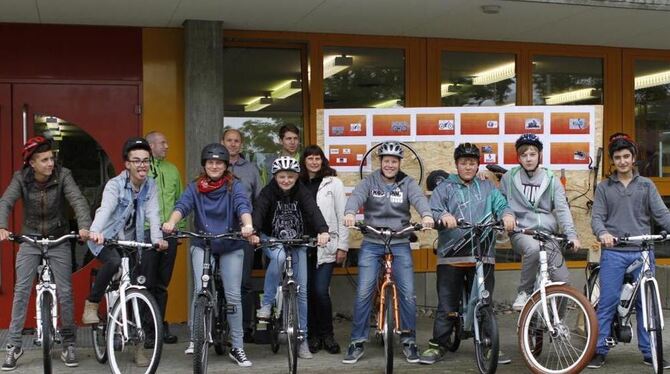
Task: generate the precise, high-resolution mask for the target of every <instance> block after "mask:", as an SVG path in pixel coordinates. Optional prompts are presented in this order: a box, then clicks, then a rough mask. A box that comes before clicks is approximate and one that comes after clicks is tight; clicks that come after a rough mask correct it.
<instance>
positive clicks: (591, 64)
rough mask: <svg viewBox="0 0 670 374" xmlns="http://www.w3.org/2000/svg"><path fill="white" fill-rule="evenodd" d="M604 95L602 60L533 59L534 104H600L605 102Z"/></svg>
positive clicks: (539, 57) (548, 57)
mask: <svg viewBox="0 0 670 374" xmlns="http://www.w3.org/2000/svg"><path fill="white" fill-rule="evenodd" d="M602 95H603V61H602V59H600V58H590V57H562V56H535V57H534V58H533V105H598V104H602V103H603V99H602V97H603V96H602Z"/></svg>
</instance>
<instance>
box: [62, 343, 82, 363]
mask: <svg viewBox="0 0 670 374" xmlns="http://www.w3.org/2000/svg"><path fill="white" fill-rule="evenodd" d="M60 359H61V361H63V362H64V363H65V366H67V367H69V368H73V367H77V366H79V361H77V352H76V351H75V349H74V346H73V345H68V346H65V347H63V352H62V353H61V354H60Z"/></svg>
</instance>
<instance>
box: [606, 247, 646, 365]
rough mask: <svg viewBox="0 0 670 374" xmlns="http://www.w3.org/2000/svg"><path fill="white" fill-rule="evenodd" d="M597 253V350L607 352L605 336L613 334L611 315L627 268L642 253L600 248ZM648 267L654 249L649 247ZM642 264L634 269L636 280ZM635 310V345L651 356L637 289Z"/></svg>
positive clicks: (617, 301)
mask: <svg viewBox="0 0 670 374" xmlns="http://www.w3.org/2000/svg"><path fill="white" fill-rule="evenodd" d="M601 253H602V255H601V256H600V301H599V302H598V310H597V315H598V343H597V344H598V345H597V347H596V353H597V354H601V355H606V354H607V352H609V347H608V346H607V344H606V343H605V339H607V338H608V337H610V336H612V331H611V329H612V319H613V318H614V313H615V311H616V310H617V305H619V302H620V298H621V286H622V284H623V276H624V274H625V273H626V268H627V267H628V266H629V265H630V264H632V263H633V262H635V261H636V260H637V259H639V258H640V257H641V253H640V252H627V251H614V250H610V249H603V250H602V251H601ZM649 261H650V262H651V264H650V265H651V270H652V272H653V271H654V267H655V266H654V263H655V261H654V252H653V251H649ZM640 270H642V267H638V268H637V269H636V270H635V271H633V274H632V275H633V278H634V279H636V280H637V277H638V276H639V275H640ZM635 312H636V313H637V318H636V320H637V347H638V348H639V349H640V352H642V355H643V356H644V357H651V349H650V348H649V333H647V330H645V329H644V322H643V318H642V298H641V293H640V292H638V293H637V297H636V299H635Z"/></svg>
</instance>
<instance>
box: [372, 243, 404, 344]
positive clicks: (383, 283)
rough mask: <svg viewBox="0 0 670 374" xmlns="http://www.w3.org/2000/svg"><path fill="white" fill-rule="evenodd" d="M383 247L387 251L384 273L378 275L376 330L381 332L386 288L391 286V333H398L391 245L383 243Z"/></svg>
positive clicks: (398, 318) (383, 321) (396, 299)
mask: <svg viewBox="0 0 670 374" xmlns="http://www.w3.org/2000/svg"><path fill="white" fill-rule="evenodd" d="M384 247H385V249H386V251H387V253H386V254H384V260H383V264H384V273H383V275H382V276H381V277H380V286H379V292H378V295H379V306H378V308H377V321H378V322H377V331H378V332H379V333H381V332H382V330H383V326H384V323H385V322H386V320H385V318H386V313H384V305H386V303H385V302H386V292H385V291H386V288H387V287H391V289H392V291H393V317H394V326H393V333H394V334H399V333H400V311H399V307H398V288H397V287H396V284H395V281H394V280H393V267H392V265H393V254H392V253H391V246H390V244H389V242H387V243H384Z"/></svg>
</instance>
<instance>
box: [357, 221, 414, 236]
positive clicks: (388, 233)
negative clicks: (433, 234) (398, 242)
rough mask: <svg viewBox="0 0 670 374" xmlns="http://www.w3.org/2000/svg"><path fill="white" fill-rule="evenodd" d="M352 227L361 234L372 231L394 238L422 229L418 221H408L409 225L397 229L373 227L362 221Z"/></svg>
mask: <svg viewBox="0 0 670 374" xmlns="http://www.w3.org/2000/svg"><path fill="white" fill-rule="evenodd" d="M352 228H353V229H356V230H359V231H360V232H362V233H363V234H365V233H367V232H368V231H369V232H372V233H373V234H377V235H380V236H383V237H386V238H389V237H390V238H396V237H399V236H402V235H404V234H406V233H408V232H413V231H419V230H422V229H423V225H422V224H420V223H410V224H409V226H407V227H404V228H402V229H400V230H398V231H395V230H392V229H390V228H388V227H373V226H370V225H366V224H365V223H363V222H357V223H356V224H355V225H354V226H353V227H352Z"/></svg>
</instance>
